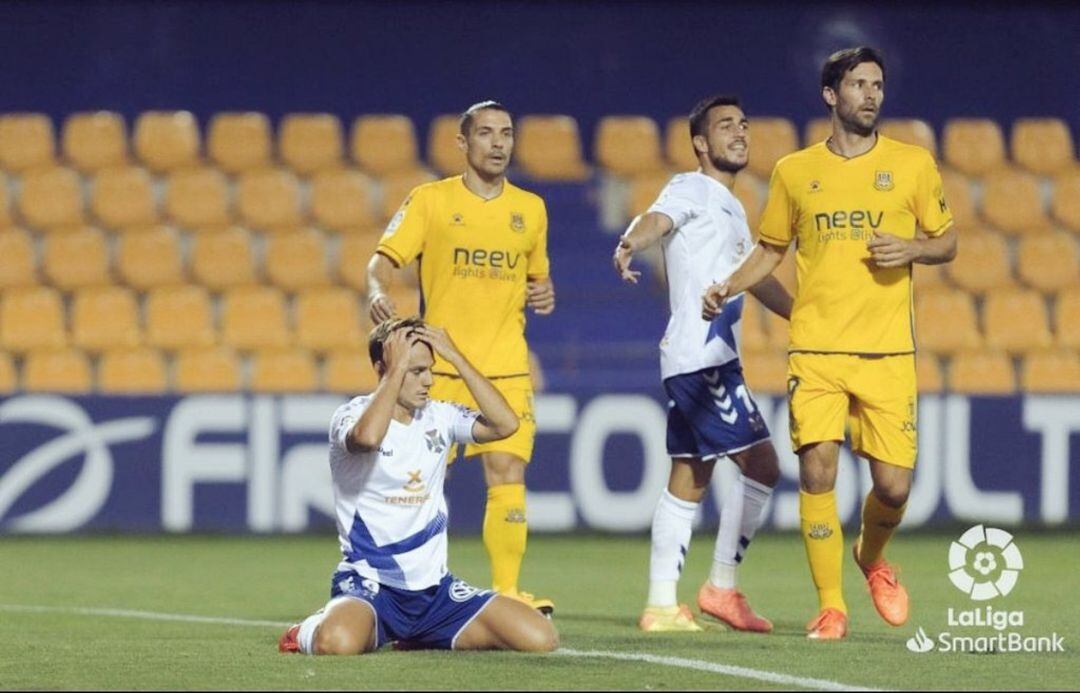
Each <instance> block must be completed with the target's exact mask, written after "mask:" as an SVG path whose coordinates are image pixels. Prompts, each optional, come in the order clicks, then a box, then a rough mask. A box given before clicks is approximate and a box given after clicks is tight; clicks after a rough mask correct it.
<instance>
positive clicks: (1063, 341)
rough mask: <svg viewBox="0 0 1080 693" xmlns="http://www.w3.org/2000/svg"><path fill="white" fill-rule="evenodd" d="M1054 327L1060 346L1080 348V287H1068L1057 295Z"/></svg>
mask: <svg viewBox="0 0 1080 693" xmlns="http://www.w3.org/2000/svg"><path fill="white" fill-rule="evenodd" d="M1054 327H1055V336H1056V338H1057V344H1058V346H1062V347H1068V348H1071V349H1080V289H1067V290H1065V291H1062V292H1061V293H1059V294H1058V295H1057V299H1056V300H1055V301H1054Z"/></svg>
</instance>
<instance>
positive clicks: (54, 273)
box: [42, 227, 111, 291]
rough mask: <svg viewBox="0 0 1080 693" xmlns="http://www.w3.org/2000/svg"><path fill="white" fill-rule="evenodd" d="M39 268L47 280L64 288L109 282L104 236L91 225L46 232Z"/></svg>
mask: <svg viewBox="0 0 1080 693" xmlns="http://www.w3.org/2000/svg"><path fill="white" fill-rule="evenodd" d="M42 269H43V270H44V273H45V276H46V277H47V278H48V279H49V282H50V283H51V284H53V285H54V286H56V287H57V288H60V289H63V290H64V291H69V290H71V289H77V288H81V287H86V286H104V285H106V284H109V283H111V280H110V278H109V248H108V245H107V244H106V242H105V236H104V235H103V234H102V233H101V231H99V230H97V229H95V228H92V227H85V228H81V229H78V230H75V231H54V232H52V233H50V234H49V235H48V236H46V237H45V253H44V257H43V261H42Z"/></svg>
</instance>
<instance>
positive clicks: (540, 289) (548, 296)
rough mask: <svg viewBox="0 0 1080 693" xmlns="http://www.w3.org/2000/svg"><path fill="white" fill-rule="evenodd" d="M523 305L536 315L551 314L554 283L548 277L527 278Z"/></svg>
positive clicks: (553, 303) (553, 306)
mask: <svg viewBox="0 0 1080 693" xmlns="http://www.w3.org/2000/svg"><path fill="white" fill-rule="evenodd" d="M525 305H527V306H529V307H530V308H532V309H533V312H534V313H536V314H537V315H551V313H552V312H553V311H554V310H555V285H554V284H553V283H552V281H551V278H550V277H549V278H548V279H530V280H529V282H528V283H527V284H526V285H525Z"/></svg>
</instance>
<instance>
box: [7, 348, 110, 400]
mask: <svg viewBox="0 0 1080 693" xmlns="http://www.w3.org/2000/svg"><path fill="white" fill-rule="evenodd" d="M92 388H93V375H92V373H91V371H90V359H89V358H87V357H86V354H84V353H83V352H81V351H79V350H78V349H72V348H63V349H41V350H35V351H31V352H30V353H28V354H27V355H26V358H25V360H24V361H23V367H22V389H23V390H25V391H26V392H63V393H68V394H85V393H88V392H90V390H91V389H92Z"/></svg>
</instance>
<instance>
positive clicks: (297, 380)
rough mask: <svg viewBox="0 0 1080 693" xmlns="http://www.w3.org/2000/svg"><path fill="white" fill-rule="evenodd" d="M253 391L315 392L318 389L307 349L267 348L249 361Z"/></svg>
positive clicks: (314, 368) (313, 364)
mask: <svg viewBox="0 0 1080 693" xmlns="http://www.w3.org/2000/svg"><path fill="white" fill-rule="evenodd" d="M250 387H251V390H252V391H253V392H314V391H316V390H318V389H319V373H318V368H317V367H316V365H315V359H313V358H312V357H311V352H309V351H308V350H307V349H269V350H265V351H257V352H255V354H253V355H252V358H251V386H250Z"/></svg>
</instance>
